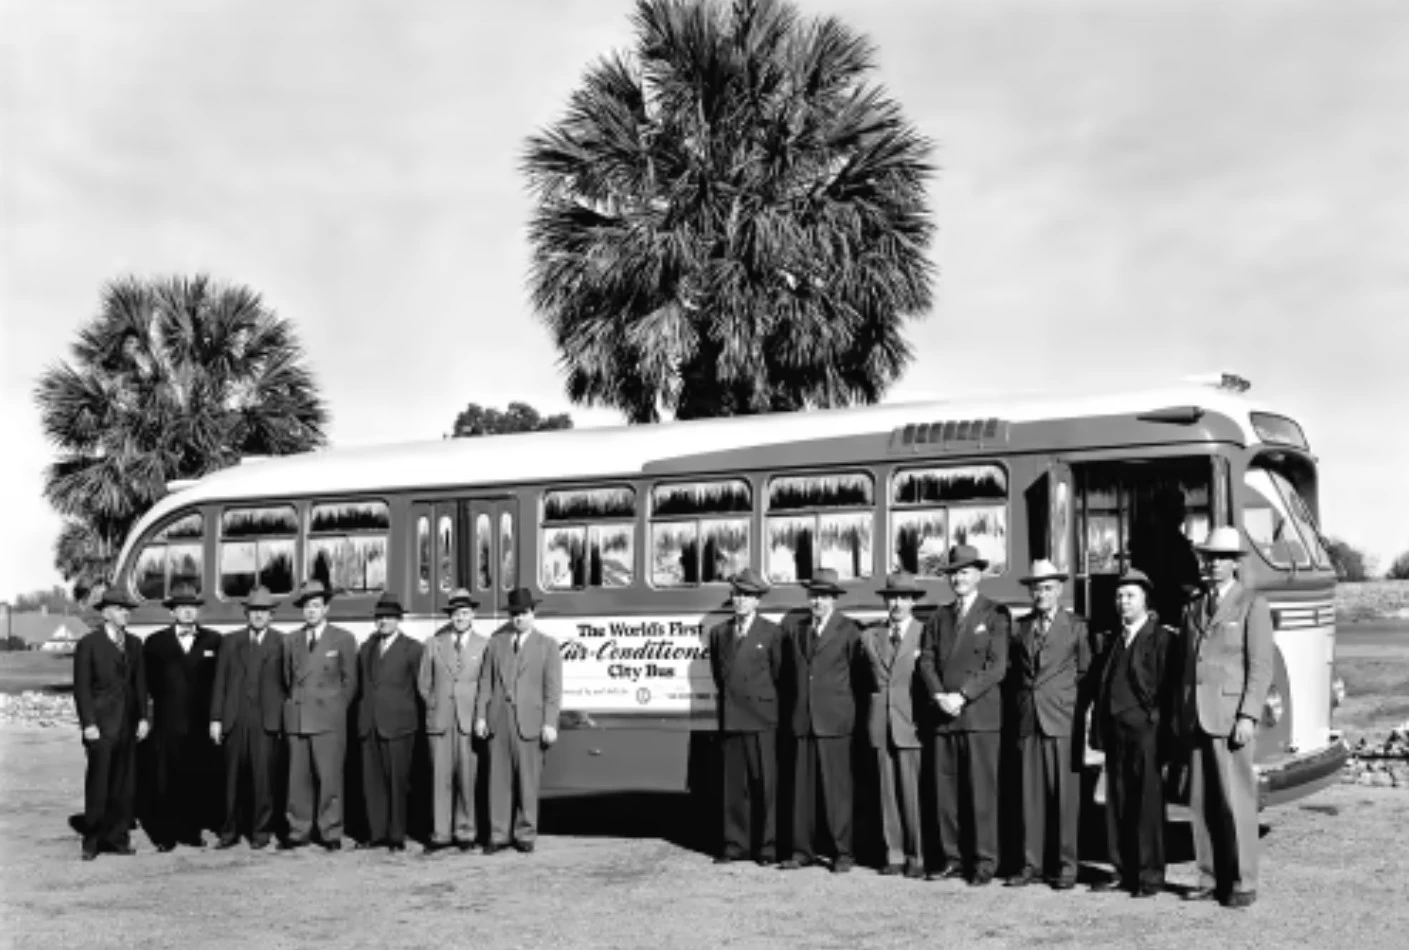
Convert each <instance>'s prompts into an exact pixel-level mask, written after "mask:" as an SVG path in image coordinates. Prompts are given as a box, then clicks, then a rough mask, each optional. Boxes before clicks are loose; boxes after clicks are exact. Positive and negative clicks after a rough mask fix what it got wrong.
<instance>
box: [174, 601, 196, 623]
mask: <svg viewBox="0 0 1409 950" xmlns="http://www.w3.org/2000/svg"><path fill="white" fill-rule="evenodd" d="M172 613H174V614H175V615H176V622H177V624H179V625H180V626H183V627H194V626H195V625H196V615H197V614H198V613H200V608H199V607H197V606H195V605H194V604H181V605H179V606H178V607H177V608H176V609H175V610H173V611H172Z"/></svg>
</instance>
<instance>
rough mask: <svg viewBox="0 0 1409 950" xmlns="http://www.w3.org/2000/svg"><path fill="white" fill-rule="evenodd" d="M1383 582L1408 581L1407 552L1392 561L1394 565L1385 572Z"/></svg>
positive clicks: (1408, 563)
mask: <svg viewBox="0 0 1409 950" xmlns="http://www.w3.org/2000/svg"><path fill="white" fill-rule="evenodd" d="M1385 580H1390V581H1409V551H1405V552H1404V553H1403V554H1401V555H1399V557H1397V558H1395V559H1394V563H1393V564H1391V565H1390V566H1389V570H1388V571H1385Z"/></svg>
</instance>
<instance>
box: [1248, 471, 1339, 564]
mask: <svg viewBox="0 0 1409 950" xmlns="http://www.w3.org/2000/svg"><path fill="white" fill-rule="evenodd" d="M1243 482H1244V484H1246V485H1247V487H1248V488H1250V489H1251V493H1250V494H1249V496H1248V499H1247V504H1246V506H1245V508H1244V510H1243V524H1244V526H1245V527H1246V528H1247V533H1248V537H1249V538H1250V539H1251V540H1252V542H1253V544H1254V545H1256V547H1257V549H1258V551H1259V552H1260V553H1261V554H1262V556H1263V557H1264V558H1266V560H1267V562H1268V563H1269V564H1271V565H1273V566H1274V567H1280V568H1313V567H1314V568H1325V569H1328V568H1330V566H1331V559H1330V557H1329V556H1328V555H1327V553H1326V548H1325V545H1323V544H1322V542H1321V533H1320V531H1319V530H1317V527H1316V519H1315V516H1314V515H1313V514H1312V509H1311V505H1310V503H1309V502H1308V499H1310V498H1315V491H1316V483H1315V470H1314V469H1313V468H1312V467H1311V465H1310V463H1306V462H1301V461H1300V460H1290V459H1289V460H1285V461H1281V460H1277V459H1275V458H1273V457H1269V456H1261V457H1259V458H1257V459H1255V460H1254V461H1253V462H1252V464H1251V465H1249V466H1248V470H1247V474H1246V475H1245V476H1244V478H1243Z"/></svg>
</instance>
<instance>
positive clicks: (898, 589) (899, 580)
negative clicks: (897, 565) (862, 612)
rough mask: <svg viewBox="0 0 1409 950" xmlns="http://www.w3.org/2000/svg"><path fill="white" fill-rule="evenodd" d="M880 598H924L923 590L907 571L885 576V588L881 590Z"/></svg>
mask: <svg viewBox="0 0 1409 950" xmlns="http://www.w3.org/2000/svg"><path fill="white" fill-rule="evenodd" d="M881 596H882V597H914V598H917V599H918V598H920V597H923V596H925V589H924V588H923V587H921V586H920V584H919V582H918V581H917V580H916V579H915V575H914V574H911V573H910V572H909V571H895V572H893V573H890V574H887V575H886V586H884V587H882V588H881Z"/></svg>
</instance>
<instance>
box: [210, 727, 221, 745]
mask: <svg viewBox="0 0 1409 950" xmlns="http://www.w3.org/2000/svg"><path fill="white" fill-rule="evenodd" d="M210 741H211V742H214V743H215V744H216V745H220V723H218V722H213V723H211V724H210Z"/></svg>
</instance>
